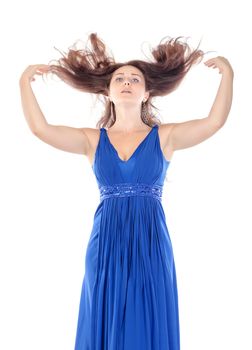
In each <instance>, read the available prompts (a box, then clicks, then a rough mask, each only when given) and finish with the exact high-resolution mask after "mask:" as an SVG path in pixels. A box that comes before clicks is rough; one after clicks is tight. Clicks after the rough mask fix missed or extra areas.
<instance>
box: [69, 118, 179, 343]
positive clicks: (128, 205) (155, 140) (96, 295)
mask: <svg viewBox="0 0 252 350" xmlns="http://www.w3.org/2000/svg"><path fill="white" fill-rule="evenodd" d="M158 128H159V126H158V124H156V125H155V126H154V127H152V128H151V130H150V131H149V133H148V134H147V136H146V137H145V138H144V139H143V140H142V142H141V143H140V144H139V145H138V147H137V148H136V149H135V151H134V153H133V154H132V155H131V157H130V158H129V159H128V160H126V161H124V160H122V159H121V158H120V157H119V155H118V152H117V150H116V149H115V147H114V146H113V145H112V143H111V142H110V139H109V137H108V135H107V131H106V129H105V128H100V137H99V142H98V145H97V149H96V152H95V158H94V163H93V165H92V169H93V171H94V174H95V177H96V181H97V184H98V188H99V191H100V203H99V204H98V207H97V209H96V211H95V214H94V221H93V228H92V231H91V234H90V238H89V242H88V245H87V250H86V256H85V274H84V278H83V284H82V290H81V297H80V304H79V316H78V325H77V331H76V339H75V350H179V349H180V331H179V310H178V293H177V281H176V270H175V263H174V255H173V248H172V243H171V239H170V236H169V232H168V228H167V224H166V217H165V213H164V210H163V206H162V189H163V185H164V179H165V176H166V171H167V168H168V165H169V163H170V162H169V161H167V160H166V159H165V157H164V155H163V152H162V150H161V146H160V139H159V134H158Z"/></svg>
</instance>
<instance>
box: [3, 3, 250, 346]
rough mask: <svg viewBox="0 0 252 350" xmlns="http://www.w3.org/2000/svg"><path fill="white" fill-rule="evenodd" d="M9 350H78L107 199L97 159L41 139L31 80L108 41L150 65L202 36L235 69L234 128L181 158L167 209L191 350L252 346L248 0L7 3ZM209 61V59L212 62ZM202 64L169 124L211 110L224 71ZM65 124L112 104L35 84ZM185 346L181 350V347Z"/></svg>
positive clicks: (184, 335)
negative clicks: (97, 216)
mask: <svg viewBox="0 0 252 350" xmlns="http://www.w3.org/2000/svg"><path fill="white" fill-rule="evenodd" d="M1 7H2V8H1V9H0V10H1V11H0V13H1V15H0V16H1V21H0V23H1V24H0V26H1V28H0V29H1V56H0V57H1V79H0V84H1V90H0V91H1V104H0V106H1V111H0V112H1V128H0V132H1V135H0V136H1V137H0V152H1V173H0V174H1V183H0V186H1V188H0V193H1V196H0V198H1V199H0V200H1V202H0V204H1V212H0V215H1V220H0V232H1V236H0V239H1V241H0V269H1V271H0V272H1V275H0V276H1V288H0V323H1V324H0V330H1V336H0V348H1V349H3V350H14V349H15V350H17V349H25V350H35V349H36V350H58V349H59V350H73V348H74V340H75V331H76V325H77V316H78V307H79V298H80V292H81V285H82V279H83V275H84V259H85V249H86V245H87V242H88V239H89V235H90V232H91V228H92V223H93V215H94V212H95V209H96V207H97V205H98V203H99V192H98V187H97V184H96V180H95V177H94V174H93V172H92V169H91V165H90V163H89V161H88V159H87V158H86V157H85V156H82V155H78V154H72V153H67V152H64V151H60V150H58V149H56V148H53V147H52V146H50V145H48V144H46V143H43V142H42V141H41V140H40V139H38V138H36V137H35V136H34V135H33V134H32V132H31V131H30V129H29V127H28V124H27V123H26V120H25V118H24V115H23V111H22V107H21V100H20V91H19V78H20V75H21V73H22V72H23V70H24V69H25V68H26V67H27V66H28V65H30V64H39V63H43V64H48V62H49V61H50V60H52V59H58V58H59V57H60V53H59V52H58V51H57V50H56V49H55V47H56V48H57V49H59V50H61V51H65V52H66V51H67V50H68V48H69V47H71V46H72V45H73V44H74V42H76V41H77V40H81V41H83V42H84V43H85V42H86V40H87V38H88V35H89V34H90V33H91V32H96V33H97V34H98V36H99V37H100V38H101V39H102V40H103V41H104V42H105V44H106V45H107V47H108V49H109V50H111V52H112V53H113V55H114V57H115V59H116V60H117V61H120V62H123V61H126V60H129V59H145V57H144V55H143V52H142V50H144V52H145V53H146V54H148V53H149V51H148V47H149V46H151V47H155V46H156V45H158V43H159V41H160V40H161V39H162V38H163V37H165V36H170V37H176V36H179V35H181V36H184V37H190V38H189V39H188V43H189V44H190V45H191V46H192V47H194V48H195V47H196V46H197V44H198V42H199V41H200V40H201V39H202V41H201V46H200V48H201V49H202V50H203V51H210V50H211V51H214V52H212V53H211V54H208V55H206V57H205V59H204V60H207V59H209V58H211V57H215V56H218V55H221V56H224V57H226V58H227V59H228V60H229V61H230V63H231V65H232V67H233V70H234V95H233V103H232V108H231V111H230V113H229V116H228V119H227V122H226V123H225V125H224V126H223V128H221V129H220V130H219V131H218V132H217V133H216V134H214V135H213V136H212V137H211V138H209V139H208V140H206V141H204V142H202V143H201V144H199V145H197V146H194V147H191V148H188V149H183V150H180V151H177V152H175V153H174V155H173V157H172V161H171V163H170V166H169V168H168V172H167V178H168V181H166V182H165V187H164V197H163V205H164V209H165V213H166V216H167V225H168V228H169V232H170V236H171V239H172V243H173V249H174V254H175V261H176V269H177V282H178V292H179V306H180V327H181V349H182V350H203V349H204V350H213V349H214V350H223V349H229V350H233V349H236V350H237V349H239V350H240V349H242V350H251V349H252V339H251V325H252V316H251V315H252V303H251V295H252V285H251V266H252V258H251V234H252V225H251V195H252V193H251V178H252V176H251V175H252V174H251V164H250V163H251V149H252V147H251V126H252V124H251V96H250V95H251V42H250V39H251V37H250V36H249V31H250V30H251V28H249V26H250V23H251V22H250V20H251V18H250V15H249V11H248V1H247V2H245V1H239V2H234V3H233V4H232V3H230V2H228V1H222V2H217V1H216V0H215V1H211V2H206V1H205V2H204V1H193V0H192V1H180V2H175V1H171V2H168V1H160V0H157V1H155V2H150V3H148V2H146V1H144V2H143V1H142V2H141V1H138V2H136V1H127V2H117V1H103V2H100V3H99V2H97V1H91V2H86V1H72V2H70V1H53V2H51V3H50V4H49V3H45V2H34V1H20V2H18V1H16V2H15V1H14V2H9V3H8V5H6V4H5V5H4V7H3V5H1ZM204 60H203V62H204ZM203 62H202V63H200V64H199V65H195V66H194V67H193V68H192V69H191V70H190V72H189V73H188V75H187V76H186V78H185V79H184V80H183V82H182V84H181V85H180V86H179V88H178V89H177V90H176V91H175V92H174V93H172V94H171V95H169V96H166V97H163V98H160V99H157V100H156V104H155V105H156V106H157V107H158V108H159V109H160V115H159V116H160V120H161V121H162V122H163V123H168V122H182V121H186V120H190V119H195V118H201V117H205V116H207V115H208V113H209V111H210V109H211V106H212V103H213V101H214V98H215V95H216V92H217V89H218V86H219V82H220V79H221V75H220V74H219V73H218V69H212V68H208V67H206V66H205V65H204V64H203ZM32 84H33V85H32V86H33V90H34V92H35V94H36V97H37V100H38V102H39V104H40V107H41V109H42V111H43V113H44V115H45V117H46V119H47V121H48V122H49V123H51V124H55V125H68V126H73V127H84V126H85V127H93V128H95V127H96V123H97V121H98V120H99V118H100V117H101V111H102V110H101V105H100V103H99V102H97V104H96V105H95V104H94V98H93V96H91V95H88V94H85V93H82V92H79V91H77V90H74V89H73V88H71V87H70V86H67V85H66V84H65V83H63V82H61V81H59V80H58V79H54V80H50V79H47V82H44V81H43V80H42V78H41V77H37V78H36V81H35V82H33V83H32ZM170 350H172V349H170Z"/></svg>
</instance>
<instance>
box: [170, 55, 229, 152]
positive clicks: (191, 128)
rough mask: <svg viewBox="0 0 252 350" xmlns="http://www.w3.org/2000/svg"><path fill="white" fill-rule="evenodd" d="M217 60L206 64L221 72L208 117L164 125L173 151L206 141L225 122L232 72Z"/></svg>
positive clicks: (222, 62) (227, 112) (222, 61)
mask: <svg viewBox="0 0 252 350" xmlns="http://www.w3.org/2000/svg"><path fill="white" fill-rule="evenodd" d="M218 59H219V57H218V58H217V59H216V61H214V59H211V60H209V61H208V62H207V63H208V64H209V66H210V65H211V66H212V65H214V64H216V65H217V67H218V68H220V72H222V78H221V82H220V85H219V88H218V91H217V94H216V97H215V100H214V103H213V105H212V108H211V110H210V112H209V115H208V116H207V117H205V118H202V119H195V120H189V121H186V122H183V123H173V124H172V125H171V124H165V125H166V126H167V134H168V132H169V140H168V141H167V142H168V143H169V145H168V146H169V147H171V148H172V149H173V150H178V149H183V148H188V147H192V146H194V145H196V144H198V143H200V142H202V141H204V140H206V139H207V138H209V137H210V136H212V135H213V134H214V133H215V132H217V131H218V130H219V129H220V128H221V127H222V126H223V125H224V124H225V122H226V119H227V117H228V114H229V111H230V109H231V104H232V98H233V71H232V69H231V68H230V66H228V65H226V60H225V59H224V58H222V59H223V60H221V59H219V60H218ZM227 62H228V61H227ZM213 68H215V67H213Z"/></svg>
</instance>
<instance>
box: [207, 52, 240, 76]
mask: <svg viewBox="0 0 252 350" xmlns="http://www.w3.org/2000/svg"><path fill="white" fill-rule="evenodd" d="M204 64H205V65H206V66H208V67H212V68H219V74H226V73H228V74H231V75H234V72H233V69H232V67H231V64H230V63H229V61H228V60H227V59H226V58H225V57H223V56H217V57H214V58H210V60H207V61H205V62H204Z"/></svg>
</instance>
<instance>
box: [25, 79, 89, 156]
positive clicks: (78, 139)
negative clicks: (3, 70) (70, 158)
mask: <svg viewBox="0 0 252 350" xmlns="http://www.w3.org/2000/svg"><path fill="white" fill-rule="evenodd" d="M19 86H20V92H21V101H22V107H23V112H24V115H25V118H26V121H27V123H28V125H29V128H30V130H31V131H32V133H33V134H34V135H36V136H37V137H38V138H39V139H41V140H42V141H44V142H46V143H48V144H50V145H51V146H53V147H56V148H58V149H61V150H64V151H67V152H72V153H79V154H85V155H87V153H88V151H89V148H90V142H89V139H88V137H87V133H86V132H85V130H86V129H87V128H73V127H68V126H62V125H50V124H48V123H47V121H46V119H45V117H44V115H43V113H42V111H41V109H40V106H39V104H38V102H37V100H36V97H35V95H34V92H33V90H32V87H31V83H30V79H28V78H27V77H21V78H20V81H19Z"/></svg>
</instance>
